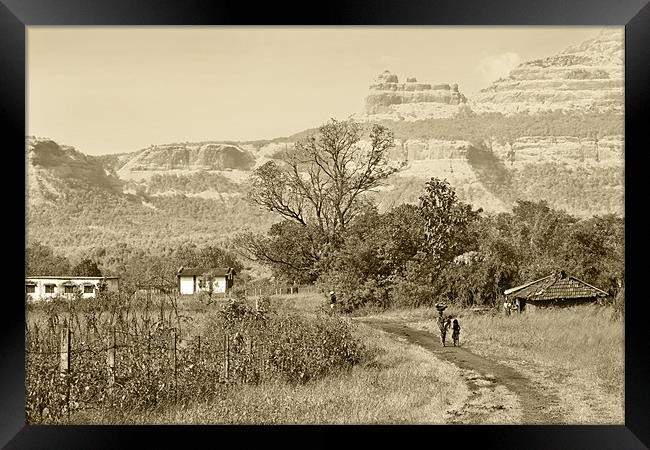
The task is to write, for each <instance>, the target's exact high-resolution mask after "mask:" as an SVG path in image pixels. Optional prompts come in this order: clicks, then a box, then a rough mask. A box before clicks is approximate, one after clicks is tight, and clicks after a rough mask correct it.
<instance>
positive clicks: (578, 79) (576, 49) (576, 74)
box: [470, 28, 624, 114]
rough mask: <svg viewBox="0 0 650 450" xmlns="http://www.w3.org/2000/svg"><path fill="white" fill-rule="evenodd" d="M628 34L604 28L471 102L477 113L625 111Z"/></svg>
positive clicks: (527, 64) (528, 64)
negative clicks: (625, 59) (624, 42)
mask: <svg viewBox="0 0 650 450" xmlns="http://www.w3.org/2000/svg"><path fill="white" fill-rule="evenodd" d="M623 37H624V32H623V30H622V29H621V28H606V29H603V30H602V31H601V32H600V33H599V34H598V35H597V36H596V37H594V38H593V39H589V40H587V41H585V42H582V43H580V44H577V45H572V46H569V47H567V48H566V49H565V50H564V51H562V52H561V53H559V54H557V55H552V56H549V57H546V58H542V59H537V60H533V61H527V62H524V63H522V64H520V65H519V66H517V67H516V68H515V69H513V70H512V71H511V72H510V74H509V75H508V76H507V77H506V78H502V79H499V80H497V81H495V82H494V83H493V84H492V85H490V86H489V87H487V88H485V89H483V90H481V91H480V92H479V93H478V94H477V95H476V96H474V97H473V98H472V99H471V101H470V106H471V108H472V110H473V111H474V112H477V113H481V112H500V113H503V114H515V113H520V112H529V113H536V112H541V111H556V110H561V111H580V112H588V111H597V112H599V111H616V112H622V111H623V104H624V99H623V87H624V79H623V69H624V62H623V61H624V60H623V58H624V49H623Z"/></svg>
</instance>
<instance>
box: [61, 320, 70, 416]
mask: <svg viewBox="0 0 650 450" xmlns="http://www.w3.org/2000/svg"><path fill="white" fill-rule="evenodd" d="M69 371H70V328H68V327H63V328H62V329H61V345H60V347H59V374H60V376H61V378H62V379H63V380H64V381H65V385H66V390H65V403H66V414H67V417H68V423H70V377H69V376H68V375H69Z"/></svg>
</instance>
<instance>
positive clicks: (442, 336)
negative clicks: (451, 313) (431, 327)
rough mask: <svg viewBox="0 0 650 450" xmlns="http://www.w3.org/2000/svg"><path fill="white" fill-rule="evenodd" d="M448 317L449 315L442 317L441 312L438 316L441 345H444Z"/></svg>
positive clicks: (448, 322) (448, 321)
mask: <svg viewBox="0 0 650 450" xmlns="http://www.w3.org/2000/svg"><path fill="white" fill-rule="evenodd" d="M449 324H450V319H449V317H443V316H442V314H440V316H439V317H438V328H439V329H440V342H441V343H442V346H443V347H445V341H446V339H447V330H448V329H449Z"/></svg>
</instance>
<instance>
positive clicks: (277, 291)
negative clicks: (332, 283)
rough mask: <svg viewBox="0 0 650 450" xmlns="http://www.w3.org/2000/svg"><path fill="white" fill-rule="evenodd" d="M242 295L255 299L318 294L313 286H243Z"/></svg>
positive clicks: (316, 288)
mask: <svg viewBox="0 0 650 450" xmlns="http://www.w3.org/2000/svg"><path fill="white" fill-rule="evenodd" d="M242 289H243V290H244V295H245V296H246V297H257V296H264V295H269V296H271V295H295V294H312V293H314V292H319V291H318V287H317V286H314V285H304V286H299V285H272V284H267V285H263V286H244V287H243V288H242Z"/></svg>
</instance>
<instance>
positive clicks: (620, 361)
mask: <svg viewBox="0 0 650 450" xmlns="http://www.w3.org/2000/svg"><path fill="white" fill-rule="evenodd" d="M445 313H446V314H451V315H453V316H455V317H458V318H459V321H460V324H461V327H462V330H461V335H460V341H461V345H463V346H466V347H468V348H469V349H471V350H472V351H473V352H475V353H477V354H479V355H481V356H484V357H487V358H490V359H493V360H497V361H500V362H503V363H504V364H507V365H510V366H512V367H514V368H516V369H517V370H519V371H521V372H522V373H523V374H524V375H526V376H527V377H529V378H531V379H533V380H535V381H538V382H540V383H542V384H543V385H547V386H550V387H552V388H553V389H555V390H557V391H558V393H559V396H560V398H561V399H562V400H563V408H564V410H565V414H566V416H567V418H568V422H569V423H611V424H621V423H623V422H624V405H623V399H624V369H625V365H624V345H623V344H624V340H623V336H624V326H623V322H622V321H618V320H612V310H611V308H608V307H599V306H581V307H575V308H568V309H555V310H538V311H535V312H534V313H525V314H521V315H517V314H515V315H512V316H508V317H506V316H503V315H494V314H482V315H479V314H473V313H470V312H468V311H463V310H455V309H453V308H449V309H448V310H446V311H445ZM381 316H382V317H393V318H396V319H401V320H405V321H407V322H409V323H411V325H412V326H414V327H416V328H420V329H425V330H428V331H430V332H432V333H437V332H438V330H437V326H436V324H435V317H436V316H437V312H436V310H435V309H433V308H418V309H414V310H398V311H391V312H388V313H385V314H382V315H381Z"/></svg>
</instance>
